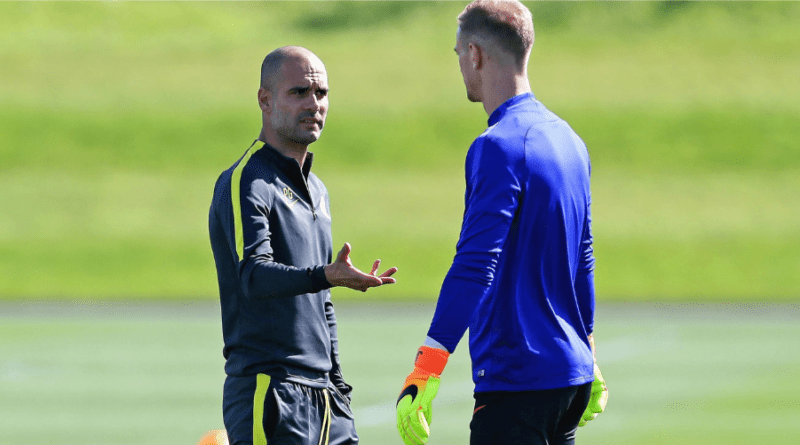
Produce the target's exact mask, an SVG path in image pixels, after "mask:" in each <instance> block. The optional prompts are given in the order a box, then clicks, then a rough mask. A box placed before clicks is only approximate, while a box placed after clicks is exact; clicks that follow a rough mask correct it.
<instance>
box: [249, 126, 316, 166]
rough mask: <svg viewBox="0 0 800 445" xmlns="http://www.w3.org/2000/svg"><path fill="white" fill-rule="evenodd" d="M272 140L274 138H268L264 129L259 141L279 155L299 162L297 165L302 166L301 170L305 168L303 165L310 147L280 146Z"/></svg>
mask: <svg viewBox="0 0 800 445" xmlns="http://www.w3.org/2000/svg"><path fill="white" fill-rule="evenodd" d="M272 139H274V138H269V137H267V136H266V134H265V133H264V130H263V129H262V130H261V134H260V135H258V140H259V141H261V142H263V143H265V144H267V145H269V146H270V147H272V148H274V149H275V150H276V151H277V152H278V153H280V154H282V155H284V156H286V157H287V158H292V159H294V160H295V161H297V164H298V165H300V169H302V168H303V164H305V162H306V157H307V155H308V145H296V144H280V143H278V142H276V141H274V140H272Z"/></svg>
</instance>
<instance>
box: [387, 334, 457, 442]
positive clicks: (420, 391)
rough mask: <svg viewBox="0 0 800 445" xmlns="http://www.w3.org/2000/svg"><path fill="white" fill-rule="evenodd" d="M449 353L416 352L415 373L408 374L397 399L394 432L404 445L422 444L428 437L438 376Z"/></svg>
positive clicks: (435, 349)
mask: <svg viewBox="0 0 800 445" xmlns="http://www.w3.org/2000/svg"><path fill="white" fill-rule="evenodd" d="M449 356H450V353H448V352H447V351H444V350H442V349H438V348H431V347H428V346H423V347H421V348H419V351H417V359H416V360H415V361H414V371H412V372H411V374H409V375H408V377H407V378H406V382H405V384H403V390H402V391H401V392H400V397H398V398H397V431H398V432H400V437H401V438H402V439H403V442H405V444H406V445H424V444H425V443H427V442H428V436H430V434H431V430H430V423H431V421H432V420H433V411H432V406H431V404H432V403H433V398H434V397H436V393H437V391H438V390H439V381H440V380H439V375H440V374H441V373H442V371H443V370H444V367H445V365H446V364H447V358H448V357H449Z"/></svg>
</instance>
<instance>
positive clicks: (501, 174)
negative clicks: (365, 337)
mask: <svg viewBox="0 0 800 445" xmlns="http://www.w3.org/2000/svg"><path fill="white" fill-rule="evenodd" d="M516 163H517V159H515V157H514V155H513V154H512V153H511V152H509V151H507V150H503V149H502V147H500V146H499V145H498V144H496V143H495V142H493V141H492V140H491V139H488V138H479V139H478V140H476V141H475V142H474V143H473V145H472V147H471V148H470V150H469V153H468V154H467V160H466V181H467V190H466V195H465V208H464V220H463V223H462V227H461V235H460V238H459V241H458V244H457V246H456V255H455V258H454V259H453V264H452V266H450V270H449V271H448V273H447V275H446V276H445V279H444V282H443V283H442V288H441V291H440V293H439V300H438V302H437V304H436V311H435V312H434V316H433V321H432V322H431V327H430V330H429V331H428V336H429V337H430V338H432V339H434V340H436V341H438V342H439V343H441V344H442V345H443V346H444V347H446V348H447V350H448V351H450V352H453V351H455V348H456V345H457V344H458V342H459V341H460V340H461V337H462V336H463V335H464V332H465V331H466V330H467V327H468V326H469V323H470V322H471V321H472V317H473V314H474V313H475V310H476V308H477V306H478V302H479V301H480V299H481V298H482V297H483V296H484V295H485V294H486V292H488V290H489V288H490V287H491V285H492V281H493V280H494V275H495V272H496V269H497V263H498V260H499V258H500V253H501V252H502V250H503V246H504V245H505V242H506V238H507V237H508V233H509V231H510V230H511V225H512V221H513V219H514V215H515V213H516V211H517V207H518V205H519V197H520V193H521V184H520V182H519V178H518V174H517V171H516Z"/></svg>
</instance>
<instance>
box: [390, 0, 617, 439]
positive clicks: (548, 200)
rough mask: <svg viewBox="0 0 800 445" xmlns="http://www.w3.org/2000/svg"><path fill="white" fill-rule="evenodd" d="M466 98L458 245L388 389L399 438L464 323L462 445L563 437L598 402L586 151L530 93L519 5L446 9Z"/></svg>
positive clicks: (601, 403)
mask: <svg viewBox="0 0 800 445" xmlns="http://www.w3.org/2000/svg"><path fill="white" fill-rule="evenodd" d="M458 24H459V26H458V32H457V35H456V46H455V52H456V54H457V55H458V63H459V66H460V68H461V74H462V77H463V81H464V85H465V87H466V90H467V98H468V99H469V100H470V101H472V102H480V103H481V104H482V105H483V109H484V111H485V112H486V114H487V115H488V116H489V122H488V125H489V127H488V128H487V129H486V130H485V131H484V132H483V134H481V135H480V136H479V137H478V138H477V139H476V140H475V142H473V144H472V146H471V147H470V149H469V151H468V153H467V158H466V180H467V184H466V195H465V210H464V219H463V224H462V229H461V236H460V239H459V241H458V244H457V247H456V256H455V258H454V259H453V264H452V266H451V267H450V270H449V272H448V273H447V276H446V277H445V280H444V282H443V284H442V288H441V291H440V294H439V300H438V303H437V305H436V311H435V312H434V315H433V321H432V322H431V326H430V329H429V330H428V336H427V339H426V340H425V343H424V345H423V346H422V347H421V348H420V349H419V352H418V354H417V359H416V361H415V366H414V371H413V372H412V373H411V374H410V375H409V376H408V378H407V379H406V382H405V384H404V386H403V390H402V391H401V393H400V397H399V398H398V402H397V428H398V430H399V432H400V436H401V437H402V438H403V440H404V441H405V443H406V444H408V445H412V444H424V443H426V442H427V440H428V436H429V434H430V431H431V426H430V425H429V421H430V418H431V412H432V401H433V398H434V396H435V395H436V392H437V390H438V387H439V381H440V380H439V377H440V375H441V373H442V371H443V370H444V367H445V365H446V364H447V360H448V357H449V355H450V354H451V353H453V352H455V348H456V345H457V344H458V342H459V341H460V339H461V337H462V336H463V335H464V332H465V331H466V330H467V328H469V332H470V335H469V337H470V338H469V347H470V356H471V358H472V378H473V381H474V382H475V394H474V397H475V408H474V412H473V416H472V422H471V423H470V429H471V435H470V443H471V444H472V445H493V444H506V445H515V444H541V445H545V444H547V445H567V444H574V442H575V434H576V430H577V428H578V426H579V424H584V423H585V422H586V421H588V420H591V419H593V418H594V416H596V415H597V413H599V412H600V411H602V410H603V408H604V407H605V401H606V398H607V390H606V388H605V382H604V381H603V378H602V376H601V375H600V370H599V368H597V366H596V364H595V360H594V340H593V336H592V333H593V325H594V256H593V249H592V230H591V212H590V203H591V195H590V191H589V174H590V165H589V154H588V152H587V150H586V146H585V145H584V143H583V141H581V139H580V138H579V137H578V135H577V134H575V132H574V131H573V130H572V129H571V128H570V127H569V125H567V123H566V122H564V121H563V120H561V119H560V118H559V117H558V116H556V115H555V114H553V113H552V112H550V111H549V110H547V108H545V106H544V105H542V103H541V102H539V101H538V100H536V97H535V96H534V95H533V93H532V92H531V87H530V84H529V82H528V73H527V64H528V59H529V57H530V51H531V47H532V46H533V37H534V34H533V21H532V17H531V13H530V11H528V9H527V8H526V7H525V6H524V5H522V4H521V3H519V2H517V1H492V0H478V1H475V2H472V3H470V4H469V5H467V7H466V8H465V9H464V11H463V12H462V13H461V14H460V15H459V17H458Z"/></svg>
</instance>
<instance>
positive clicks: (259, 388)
mask: <svg viewBox="0 0 800 445" xmlns="http://www.w3.org/2000/svg"><path fill="white" fill-rule="evenodd" d="M270 380H271V378H270V376H268V375H266V374H258V375H256V392H255V394H254V395H253V445H267V433H266V432H265V431H264V402H266V400H267V391H269V382H270Z"/></svg>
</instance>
